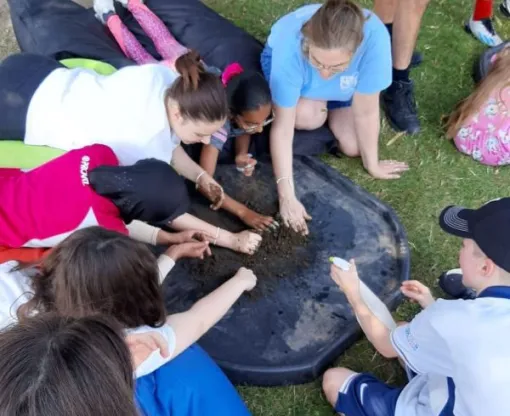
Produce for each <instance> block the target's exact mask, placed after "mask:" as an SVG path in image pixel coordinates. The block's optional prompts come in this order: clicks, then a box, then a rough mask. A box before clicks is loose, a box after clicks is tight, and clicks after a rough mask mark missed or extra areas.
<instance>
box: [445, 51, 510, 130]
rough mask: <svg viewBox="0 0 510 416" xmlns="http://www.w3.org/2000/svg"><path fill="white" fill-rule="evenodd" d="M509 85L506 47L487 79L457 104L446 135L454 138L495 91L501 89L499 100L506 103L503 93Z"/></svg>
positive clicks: (509, 67) (508, 53)
mask: <svg viewBox="0 0 510 416" xmlns="http://www.w3.org/2000/svg"><path fill="white" fill-rule="evenodd" d="M507 87H510V51H509V50H508V49H504V50H503V51H501V52H500V53H499V54H498V55H497V58H496V61H495V62H494V63H493V64H492V65H491V68H490V69H489V72H488V74H487V76H486V77H485V79H483V80H482V81H481V82H480V83H479V84H478V85H477V86H476V88H475V90H474V91H473V92H472V93H471V95H470V96H469V97H467V98H466V99H464V100H462V101H461V102H460V103H459V104H458V105H457V107H456V108H455V110H454V111H453V113H452V114H451V115H450V117H449V118H448V121H447V124H446V128H447V130H446V137H447V138H449V139H453V138H454V137H455V136H456V135H457V133H458V131H459V130H460V129H461V128H462V126H463V125H464V123H465V122H466V120H468V119H469V118H470V117H472V116H473V115H474V114H475V112H476V111H478V110H479V109H480V108H482V106H483V104H484V103H485V102H486V101H487V100H488V98H489V97H490V95H491V93H492V92H493V91H495V90H497V89H499V92H498V95H499V100H500V102H501V103H503V104H504V102H505V101H504V100H503V98H502V93H503V90H504V89H505V88H507Z"/></svg>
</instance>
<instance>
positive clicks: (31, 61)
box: [0, 53, 62, 140]
mask: <svg viewBox="0 0 510 416" xmlns="http://www.w3.org/2000/svg"><path fill="white" fill-rule="evenodd" d="M61 66H62V65H61V64H60V63H58V61H55V60H54V59H51V58H47V57H45V56H41V55H34V54H30V53H20V54H16V55H11V56H9V57H8V58H6V59H4V61H2V63H1V64H0V140H6V139H7V140H23V137H24V136H25V126H26V121H27V113H28V106H29V104H30V100H31V99H32V96H33V95H34V92H35V90H36V89H37V87H39V85H41V82H42V81H43V80H44V79H45V78H46V77H47V76H48V75H49V74H50V72H52V71H53V70H55V69H57V68H60V67H61Z"/></svg>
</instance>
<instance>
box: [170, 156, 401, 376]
mask: <svg viewBox="0 0 510 416" xmlns="http://www.w3.org/2000/svg"><path fill="white" fill-rule="evenodd" d="M294 175H295V184H296V189H297V193H298V197H299V198H300V200H301V201H302V202H303V204H304V205H305V207H306V208H307V210H308V212H309V213H310V215H312V217H313V221H311V222H310V223H309V227H310V230H311V233H312V234H313V235H314V238H313V240H312V243H311V244H310V246H309V247H308V248H307V250H312V251H313V252H314V256H313V258H314V261H313V262H312V263H311V264H310V266H309V267H308V268H304V269H302V270H299V272H298V276H292V278H283V279H281V280H280V281H278V285H277V287H276V289H275V290H274V291H273V292H272V293H270V294H269V295H268V296H267V297H265V298H260V299H256V300H253V299H249V298H246V297H243V298H241V299H240V301H239V302H238V303H237V304H236V305H235V306H234V307H233V308H232V309H231V310H230V311H229V313H228V314H227V315H226V316H225V317H224V319H222V320H221V321H220V322H219V323H218V324H217V325H216V326H215V327H214V328H212V329H211V330H210V331H209V332H208V333H207V334H206V335H205V336H204V337H203V338H202V339H201V341H200V345H201V346H202V347H203V348H204V349H205V350H206V351H207V352H208V353H209V354H210V355H211V356H212V357H213V358H214V359H215V360H216V361H217V362H218V364H219V365H220V366H221V367H222V368H223V370H224V371H225V372H226V373H227V375H228V376H229V378H230V379H231V380H232V381H233V382H234V383H237V384H248V385H259V386H274V385H285V384H299V383H305V382H309V381H312V380H314V379H316V378H317V377H319V376H320V374H321V373H322V372H323V371H324V370H325V368H326V367H327V366H328V365H329V364H331V362H332V361H333V360H335V359H336V358H337V357H338V356H339V355H340V354H342V352H343V351H344V350H345V349H347V348H348V347H349V346H350V345H352V344H353V343H354V342H355V341H356V340H357V339H358V338H359V336H360V334H361V332H360V328H359V326H358V324H357V321H356V319H355V317H354V315H353V313H352V310H351V308H350V307H349V305H348V303H347V301H346V299H345V297H344V295H343V294H342V293H341V292H340V291H339V289H338V288H337V287H336V285H335V284H334V283H333V282H332V280H331V278H330V276H329V268H330V264H329V262H328V257H329V256H332V255H334V256H339V257H343V258H345V259H349V258H351V257H354V258H356V260H357V265H358V270H359V273H360V277H361V278H362V280H363V281H364V282H365V283H366V284H367V285H368V286H369V287H370V288H371V289H372V290H373V291H374V293H376V294H377V295H378V296H379V297H380V298H381V299H382V300H383V302H384V303H385V304H386V305H388V306H389V307H390V309H394V308H395V307H396V306H397V305H398V303H399V302H400V301H401V299H402V298H401V294H400V291H399V287H400V282H401V281H403V280H406V279H407V278H408V275H409V249H408V244H407V237H406V233H405V231H404V228H403V227H402V225H401V224H400V222H399V220H398V218H397V216H396V214H395V212H394V211H393V210H392V209H391V208H390V207H388V206H387V205H385V204H383V203H382V202H380V201H379V200H378V199H377V198H376V197H375V196H373V195H371V194H370V193H368V192H366V191H365V190H363V189H362V188H360V187H359V186H357V185H355V184H354V183H353V182H351V181H350V180H349V179H347V178H345V177H344V176H342V175H341V174H340V173H338V172H337V171H336V170H334V169H332V168H330V167H328V166H326V165H325V164H323V163H322V162H320V161H319V160H317V159H312V158H309V157H299V158H295V160H294ZM256 176H257V179H258V180H263V181H264V183H265V184H266V186H265V187H264V189H263V190H261V195H260V197H261V198H272V199H273V200H275V201H276V199H277V195H276V188H275V184H274V182H275V181H274V177H273V173H272V168H271V165H270V163H268V162H262V163H259V165H258V166H257V171H256ZM217 177H218V178H219V179H220V180H221V183H222V184H223V185H224V187H225V189H226V191H227V192H228V193H230V194H231V195H232V196H235V195H236V194H238V192H239V190H240V189H241V188H242V187H243V184H244V183H246V182H245V181H249V180H250V179H248V178H244V177H243V176H242V175H241V174H240V173H239V172H237V171H236V169H235V167H234V166H232V165H223V166H219V168H218V171H217ZM204 209H208V208H207V204H206V203H205V202H203V201H202V200H201V199H200V198H196V201H195V202H194V203H193V206H192V211H193V212H195V213H196V214H197V215H200V212H203V210H204ZM214 215H218V216H228V214H226V213H224V212H218V213H215V214H214ZM238 229H239V224H238V223H237V222H236V221H235V220H233V219H232V230H233V231H237V230H238ZM188 266H189V265H188V263H187V261H181V262H179V264H178V265H177V266H176V267H175V268H174V270H173V271H172V272H171V275H170V276H169V277H168V279H167V281H166V283H165V291H166V292H165V293H166V299H167V307H169V309H171V310H174V311H175V310H182V309H185V308H188V307H189V306H191V304H192V303H193V302H194V301H195V300H196V299H197V298H198V296H199V295H197V294H198V293H200V288H199V287H197V283H196V282H195V281H193V280H192V279H190V278H189V277H188V273H187V267H188Z"/></svg>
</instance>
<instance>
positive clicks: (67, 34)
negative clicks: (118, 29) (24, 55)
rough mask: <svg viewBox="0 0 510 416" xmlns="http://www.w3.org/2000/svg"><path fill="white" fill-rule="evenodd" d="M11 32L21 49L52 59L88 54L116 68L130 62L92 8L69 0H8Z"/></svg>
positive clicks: (81, 56)
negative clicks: (12, 31) (12, 30)
mask: <svg viewBox="0 0 510 416" xmlns="http://www.w3.org/2000/svg"><path fill="white" fill-rule="evenodd" d="M8 3H9V7H10V13H11V20H12V25H13V29H14V34H15V35H16V39H17V41H18V44H19V46H20V48H21V50H22V51H23V52H30V53H36V54H41V55H44V56H47V57H50V58H53V59H57V60H60V59H65V58H75V57H79V58H89V59H96V60H100V61H103V62H107V63H109V64H111V65H113V66H114V67H116V68H121V67H123V66H127V65H133V62H132V61H130V60H129V59H128V58H126V57H125V56H124V54H123V53H122V51H121V50H120V48H119V47H118V46H117V44H116V43H115V41H114V40H113V38H111V37H110V36H109V34H108V32H107V31H106V29H105V28H104V26H103V25H102V24H101V23H100V22H99V21H97V19H96V18H95V16H94V11H93V10H92V9H86V8H84V7H82V6H80V5H78V4H76V3H74V2H73V1H71V0H8Z"/></svg>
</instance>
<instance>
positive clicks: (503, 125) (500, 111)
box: [454, 88, 510, 166]
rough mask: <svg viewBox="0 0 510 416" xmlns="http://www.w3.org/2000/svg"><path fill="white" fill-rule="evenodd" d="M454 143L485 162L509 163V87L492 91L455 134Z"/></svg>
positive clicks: (497, 164)
mask: <svg viewBox="0 0 510 416" xmlns="http://www.w3.org/2000/svg"><path fill="white" fill-rule="evenodd" d="M454 140H455V145H456V146H457V148H458V149H459V150H460V151H461V152H462V153H465V154H467V155H470V156H471V157H472V158H473V159H475V160H476V161H479V162H480V163H483V164H485V165H491V166H501V165H508V164H510V88H504V89H503V90H502V91H501V90H500V89H499V88H498V89H497V91H493V92H492V94H491V96H490V97H489V99H488V100H487V101H486V102H485V103H484V105H483V106H482V108H480V110H478V111H477V112H476V113H475V114H474V115H473V116H472V117H470V118H469V119H467V120H466V122H465V124H464V126H463V127H462V128H461V129H460V130H459V131H458V133H457V135H456V136H455V139H454Z"/></svg>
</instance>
